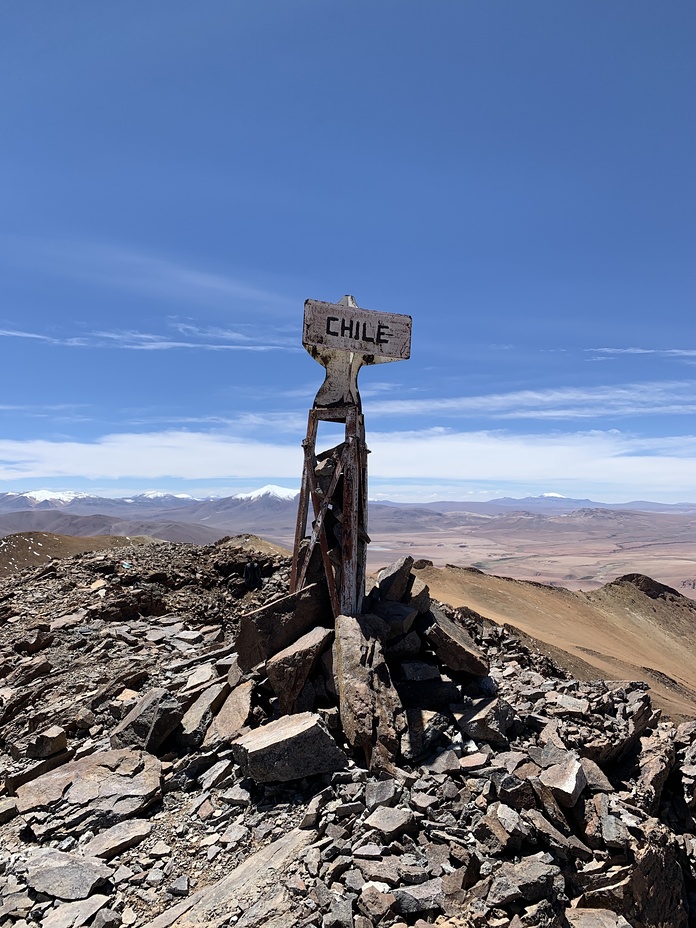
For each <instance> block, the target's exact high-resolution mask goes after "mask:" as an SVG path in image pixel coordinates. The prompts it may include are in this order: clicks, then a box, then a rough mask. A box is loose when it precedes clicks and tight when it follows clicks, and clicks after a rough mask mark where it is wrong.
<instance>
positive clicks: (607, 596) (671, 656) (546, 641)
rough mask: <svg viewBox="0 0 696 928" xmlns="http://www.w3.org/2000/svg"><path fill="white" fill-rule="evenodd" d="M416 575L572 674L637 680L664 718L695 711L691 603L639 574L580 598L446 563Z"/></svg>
mask: <svg viewBox="0 0 696 928" xmlns="http://www.w3.org/2000/svg"><path fill="white" fill-rule="evenodd" d="M417 573H418V575H419V576H420V577H421V579H422V580H424V581H425V582H426V583H427V584H428V585H429V586H430V591H431V593H432V595H433V596H434V597H435V598H436V599H440V600H442V601H443V602H447V603H450V604H451V605H452V606H466V607H468V608H469V609H473V610H474V611H475V612H478V613H480V614H481V615H483V616H485V617H486V618H489V619H491V620H493V621H495V622H497V623H500V624H508V625H511V626H513V627H514V628H517V629H519V630H520V631H522V632H524V633H525V634H527V635H529V636H531V637H532V638H534V639H536V640H537V641H538V642H540V643H542V644H543V645H546V646H547V647H548V649H549V650H550V652H552V654H553V656H554V658H555V659H556V660H557V661H559V662H561V663H564V664H565V665H566V666H567V667H568V669H569V670H571V672H572V673H574V674H576V675H577V676H579V677H581V678H584V679H588V678H591V677H592V676H595V677H602V678H609V679H619V680H621V679H631V680H645V681H646V682H647V683H649V684H650V687H651V688H652V690H653V692H654V697H655V702H656V703H657V704H658V705H660V706H661V707H662V708H663V710H664V711H665V712H666V714H667V715H669V716H670V717H671V718H686V717H693V715H694V714H695V713H696V661H694V655H695V654H696V603H694V602H693V601H692V600H690V599H687V598H686V597H684V596H681V595H680V594H679V593H678V592H677V591H676V590H673V589H671V588H670V587H666V586H664V585H662V584H658V583H656V581H653V580H651V579H650V578H649V577H643V576H641V575H639V574H630V575H627V576H625V577H622V578H619V579H618V580H615V581H613V582H612V583H608V584H606V585H605V586H603V587H602V588H601V589H599V590H594V591H592V592H590V593H582V592H571V591H570V590H566V589H563V588H560V587H550V586H545V585H543V584H539V583H531V582H527V581H523V580H511V579H509V578H506V577H497V576H494V575H491V574H485V573H483V572H482V571H479V570H475V569H471V568H460V567H452V566H451V565H449V566H447V567H444V568H437V567H433V566H427V567H425V568H423V569H421V570H419V571H418V572H417Z"/></svg>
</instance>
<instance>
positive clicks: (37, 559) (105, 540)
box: [0, 532, 155, 577]
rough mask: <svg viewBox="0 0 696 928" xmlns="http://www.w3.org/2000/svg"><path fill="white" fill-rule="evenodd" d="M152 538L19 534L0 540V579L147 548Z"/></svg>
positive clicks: (153, 540) (47, 533)
mask: <svg viewBox="0 0 696 928" xmlns="http://www.w3.org/2000/svg"><path fill="white" fill-rule="evenodd" d="M151 542H155V539H154V538H149V537H147V536H146V535H139V536H136V537H133V538H124V537H122V536H118V535H92V536H87V537H80V538H76V537H74V536H72V535H54V534H52V533H51V532H19V533H18V534H16V535H6V536H5V537H4V538H0V577H10V576H12V575H13V574H16V573H17V572H18V571H20V570H24V568H25V567H41V566H43V565H44V564H47V563H48V562H49V561H50V560H52V559H53V558H60V557H69V556H70V555H72V554H84V553H85V552H86V551H103V550H104V549H105V548H119V547H122V546H123V545H135V544H148V543H151Z"/></svg>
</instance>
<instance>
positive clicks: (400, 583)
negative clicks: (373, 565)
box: [377, 557, 413, 602]
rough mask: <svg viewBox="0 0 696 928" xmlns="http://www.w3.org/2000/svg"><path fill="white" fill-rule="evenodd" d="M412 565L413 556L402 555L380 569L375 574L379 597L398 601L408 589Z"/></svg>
mask: <svg viewBox="0 0 696 928" xmlns="http://www.w3.org/2000/svg"><path fill="white" fill-rule="evenodd" d="M412 567H413V558H412V557H402V558H400V559H399V560H398V561H394V563H393V564H390V565H389V567H385V568H384V569H383V570H380V572H379V574H378V575H377V580H378V582H379V595H380V598H381V599H389V600H392V602H399V601H400V600H401V598H402V597H403V596H405V595H406V592H407V590H408V587H409V581H410V576H411V568H412Z"/></svg>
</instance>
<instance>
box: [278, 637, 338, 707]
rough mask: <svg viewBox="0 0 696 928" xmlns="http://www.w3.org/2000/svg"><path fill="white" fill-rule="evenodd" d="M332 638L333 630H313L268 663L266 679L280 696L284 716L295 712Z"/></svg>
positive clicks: (279, 700) (279, 701)
mask: <svg viewBox="0 0 696 928" xmlns="http://www.w3.org/2000/svg"><path fill="white" fill-rule="evenodd" d="M332 638H333V632H332V631H331V629H329V628H321V627H318V628H313V629H312V630H311V631H310V632H307V634H306V635H302V637H301V638H298V639H297V641H295V642H294V643H293V644H291V645H289V646H288V647H287V648H283V650H282V651H279V652H278V653H277V654H275V655H274V656H273V657H272V658H270V660H268V661H267V662H266V675H267V676H268V680H269V682H270V684H271V686H272V687H273V689H274V691H275V693H276V695H277V696H278V703H279V705H280V711H281V712H283V713H289V712H292V708H293V706H294V705H295V700H296V699H297V697H298V696H299V695H300V693H301V692H302V687H303V686H304V685H305V683H306V682H307V678H308V677H309V675H310V673H311V672H312V671H313V670H314V668H315V667H316V665H317V662H318V660H319V658H320V657H321V654H322V652H323V651H325V650H326V648H327V647H328V645H329V643H330V642H331V639H332Z"/></svg>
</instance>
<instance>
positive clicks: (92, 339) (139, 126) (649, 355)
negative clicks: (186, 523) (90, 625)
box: [0, 0, 696, 501]
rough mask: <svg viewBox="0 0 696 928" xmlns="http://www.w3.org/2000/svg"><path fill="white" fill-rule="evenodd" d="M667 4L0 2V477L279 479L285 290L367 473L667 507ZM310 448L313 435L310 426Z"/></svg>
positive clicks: (682, 111) (693, 68)
mask: <svg viewBox="0 0 696 928" xmlns="http://www.w3.org/2000/svg"><path fill="white" fill-rule="evenodd" d="M695 46H696V7H694V4H693V3H692V2H690V0H670V2H669V3H659V4H658V3H656V2H654V0H651V2H643V0H615V2H612V3H606V2H605V0H601V2H599V0H583V2H572V3H558V0H534V2H533V3H520V2H518V0H486V2H473V0H472V2H469V0H449V2H446V0H428V2H426V0H419V2H415V0H369V2H367V0H353V2H352V3H344V2H337V0H292V2H288V0H263V2H259V3H251V2H246V3H243V2H237V0H206V2H205V3H200V4H192V3H190V0H149V2H148V3H147V4H122V3H118V2H116V0H99V2H97V3H94V2H88V0H79V2H75V0H62V2H61V3H60V4H56V3H53V2H50V0H33V2H32V3H15V4H9V3H6V4H3V5H2V7H1V8H0V125H2V132H1V133H0V357H1V359H2V366H1V368H0V369H1V370H2V375H3V376H2V379H3V383H4V389H3V393H2V396H1V397H0V491H1V490H21V489H29V488H36V487H54V488H63V489H65V488H72V489H83V490H84V489H87V490H91V491H94V492H106V493H109V494H117V493H120V492H131V491H133V490H137V489H148V488H152V487H157V488H161V489H172V490H175V491H177V492H190V493H194V494H204V493H208V492H212V493H227V492H230V493H231V492H236V491H239V490H248V489H252V488H254V487H257V486H259V485H261V484H263V483H268V482H274V483H278V484H281V485H286V486H293V485H297V484H298V483H299V476H300V470H301V455H300V442H301V439H302V437H303V435H304V430H305V425H306V414H307V409H308V407H309V406H310V405H311V402H312V399H313V397H314V394H315V392H316V390H317V389H318V387H319V385H320V383H321V380H322V373H323V372H322V370H321V368H320V367H319V366H318V365H317V364H316V362H314V361H313V360H312V359H311V358H310V357H309V355H307V354H306V353H305V352H304V351H303V349H302V348H301V343H300V342H301V327H302V308H303V302H304V300H305V299H306V298H313V299H319V300H329V301H335V300H338V299H339V298H340V297H341V296H342V295H343V294H344V293H347V292H349V293H352V294H354V295H355V297H356V298H357V300H358V302H359V304H360V305H361V306H364V307H367V308H370V309H380V310H383V311H386V312H402V313H409V314H410V315H412V316H413V343H412V354H411V359H410V360H409V361H405V362H398V363H394V364H387V365H381V366H379V367H375V368H370V369H366V370H364V371H363V372H362V373H361V375H360V383H361V391H362V396H363V402H364V407H365V413H366V422H367V431H368V443H369V445H370V448H371V449H372V454H371V456H370V487H371V495H372V496H373V497H382V498H391V499H404V500H407V499H408V500H418V499H443V498H450V499H452V498H462V499H464V498H467V497H470V498H475V499H486V498H489V497H491V496H499V495H514V496H524V495H527V494H537V493H542V492H557V493H562V494H564V495H568V496H580V497H586V496H589V497H592V498H596V499H601V500H607V501H622V500H624V501H625V500H630V499H636V498H651V499H659V500H665V501H677V500H686V499H692V500H693V499H696V425H695V424H694V413H695V412H696V366H695V365H696V337H694V325H693V307H694V293H695V291H696V287H695V284H696V262H695V257H694V255H695V248H694V246H695V245H696V234H695V225H694V215H696V209H695V207H696V202H695V200H696V189H695V183H694V143H695V142H696V120H695V118H694V117H695V115H696V113H695V109H696V104H695V101H696V56H694V54H693V49H694V47H695ZM327 440H328V439H327Z"/></svg>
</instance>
